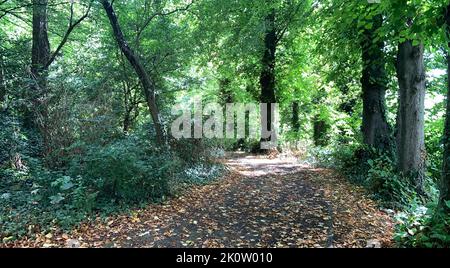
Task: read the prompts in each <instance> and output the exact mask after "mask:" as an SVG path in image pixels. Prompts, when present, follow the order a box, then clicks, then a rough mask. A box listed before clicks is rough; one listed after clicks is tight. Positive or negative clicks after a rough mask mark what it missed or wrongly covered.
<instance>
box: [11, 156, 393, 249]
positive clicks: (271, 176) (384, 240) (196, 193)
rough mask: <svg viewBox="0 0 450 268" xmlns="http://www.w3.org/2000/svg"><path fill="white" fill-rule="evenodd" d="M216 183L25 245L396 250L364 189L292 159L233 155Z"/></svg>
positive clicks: (385, 220) (385, 218)
mask: <svg viewBox="0 0 450 268" xmlns="http://www.w3.org/2000/svg"><path fill="white" fill-rule="evenodd" d="M224 161H225V162H226V165H228V166H229V167H230V171H229V173H228V174H227V175H225V176H224V177H223V178H221V179H219V180H217V181H216V182H215V183H212V184H210V185H206V186H201V187H200V186H199V187H195V188H193V189H190V190H188V191H186V192H185V193H184V194H183V195H181V196H179V197H177V198H173V199H172V200H170V201H168V202H166V203H165V204H159V205H157V204H155V205H150V206H148V207H147V208H145V209H141V210H136V211H133V212H132V213H129V214H127V215H122V216H114V217H111V218H108V219H107V220H104V219H103V220H94V221H91V222H87V223H85V224H83V225H81V226H80V227H79V228H77V229H75V230H73V231H72V232H70V233H61V232H57V231H55V232H54V233H53V234H52V233H50V234H42V235H38V236H37V239H36V238H33V239H26V240H23V241H17V242H15V243H14V244H12V245H10V246H25V247H61V246H64V247H79V246H81V247H144V248H147V247H194V248H197V247H212V248H215V247H244V248H247V247H263V248H267V247H269V248H275V247H277V248H278V247H280V248H285V247H300V248H302V247H317V248H328V247H335V248H341V247H366V246H367V245H368V244H370V245H375V246H376V245H377V244H381V245H382V246H383V247H390V246H391V245H392V244H391V238H392V231H393V230H392V229H393V223H392V220H391V218H390V216H389V215H387V214H386V213H385V212H383V211H382V210H380V209H378V208H377V206H376V203H375V202H374V201H372V200H370V199H369V198H368V197H367V196H366V193H365V191H364V190H363V189H362V188H359V187H356V186H354V185H351V184H350V183H348V182H347V181H346V180H345V179H343V178H342V177H341V176H339V175H338V174H337V173H336V172H334V171H332V170H326V169H315V168H312V167H309V166H307V165H304V164H300V163H298V162H297V161H295V160H294V159H291V158H281V157H278V158H275V159H270V158H268V157H257V156H250V155H244V154H233V155H232V156H230V157H228V158H227V159H226V160H224Z"/></svg>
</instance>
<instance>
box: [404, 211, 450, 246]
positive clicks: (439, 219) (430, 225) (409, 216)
mask: <svg viewBox="0 0 450 268" xmlns="http://www.w3.org/2000/svg"><path fill="white" fill-rule="evenodd" d="M446 205H447V207H448V208H450V203H447V204H446ZM396 218H397V221H398V225H397V226H396V233H395V240H396V242H397V243H398V244H399V245H400V246H402V247H419V248H449V247H450V235H449V234H450V216H449V215H448V213H446V212H444V211H439V210H437V205H436V203H432V204H430V205H428V206H427V207H425V206H422V205H417V204H414V205H412V206H411V207H410V208H409V209H408V210H407V211H406V212H402V213H399V214H398V215H397V216H396Z"/></svg>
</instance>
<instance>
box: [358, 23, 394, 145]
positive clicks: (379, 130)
mask: <svg viewBox="0 0 450 268" xmlns="http://www.w3.org/2000/svg"><path fill="white" fill-rule="evenodd" d="M382 23H383V17H382V15H381V14H376V15H374V16H373V18H372V19H371V21H369V22H368V24H365V25H364V29H363V34H362V40H361V49H362V65H363V68H362V78H361V85H362V92H363V93H362V100H363V119H362V133H363V139H364V143H365V144H366V145H369V146H370V147H373V148H376V149H378V150H381V151H390V149H391V129H390V126H389V124H388V122H387V116H386V89H387V85H386V83H387V77H386V70H385V64H386V62H385V55H384V41H383V38H384V37H381V36H379V35H378V30H379V29H380V28H381V26H382Z"/></svg>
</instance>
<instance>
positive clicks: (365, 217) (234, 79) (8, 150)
mask: <svg viewBox="0 0 450 268" xmlns="http://www.w3.org/2000/svg"><path fill="white" fill-rule="evenodd" d="M449 51H450V2H449V1H448V0H446V1H444V0H379V1H376V0H373V1H372V0H369V1H368V0H226V1H224V0H0V248H10V247H208V248H209V247H219V248H223V247H237V248H242V247H244V248H245V247H258V248H286V247H293V248H303V247H314V248H325V247H345V248H348V247H389V248H424V247H425V248H448V247H450V98H449V96H450V95H449V94H450V80H449V74H450V54H449ZM196 98H201V99H202V101H203V104H207V103H218V104H220V106H221V107H225V106H226V105H227V104H230V103H253V104H258V105H259V104H261V103H268V104H270V103H277V104H278V112H279V120H278V121H279V122H278V124H277V125H275V122H274V121H275V120H274V119H273V117H272V116H273V110H270V109H269V110H268V111H264V112H260V114H261V116H264V115H266V116H268V118H269V119H268V120H267V122H264V121H259V120H250V116H249V115H248V114H247V115H246V119H247V120H246V121H247V122H246V129H248V128H250V125H253V126H256V127H258V129H259V128H261V129H264V128H266V129H268V130H269V131H270V130H273V129H275V128H276V129H277V132H278V135H277V138H278V141H277V145H276V146H275V147H274V148H272V149H262V148H261V143H262V142H264V140H265V139H264V138H263V137H252V136H250V135H248V133H247V132H246V135H244V137H235V138H229V137H227V138H212V139H208V138H200V137H194V138H187V139H186V138H175V137H174V135H172V134H173V133H171V132H172V131H171V125H172V123H173V122H174V121H175V120H176V119H177V118H178V117H179V116H180V114H179V113H176V112H174V107H178V108H180V107H181V110H190V109H192V106H191V104H192V103H193V102H194V99H196ZM223 109H224V111H225V108H223ZM175 110H177V109H175ZM211 116H212V115H206V114H200V117H201V118H202V119H205V120H206V119H208V118H209V117H211ZM194 121H195V120H194ZM215 128H217V125H216V126H215ZM172 130H173V129H172ZM189 131H192V132H195V130H194V129H192V130H191V129H190V130H189ZM189 131H188V132H189ZM200 134H202V133H200Z"/></svg>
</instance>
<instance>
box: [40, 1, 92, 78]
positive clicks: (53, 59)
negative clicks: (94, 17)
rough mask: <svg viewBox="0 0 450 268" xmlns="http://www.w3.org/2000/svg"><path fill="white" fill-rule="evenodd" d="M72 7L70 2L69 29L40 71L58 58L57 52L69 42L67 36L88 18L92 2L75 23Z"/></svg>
mask: <svg viewBox="0 0 450 268" xmlns="http://www.w3.org/2000/svg"><path fill="white" fill-rule="evenodd" d="M73 5H74V3H73V2H72V3H71V5H70V19H69V28H67V31H66V33H65V34H64V36H63V39H62V40H61V43H60V44H59V45H58V47H57V48H56V50H55V52H53V53H52V55H51V56H50V59H49V60H48V62H47V63H46V64H45V65H44V67H43V68H42V69H44V70H45V69H47V68H48V67H50V65H51V64H52V63H53V62H54V61H55V59H56V57H57V56H58V54H59V52H60V51H61V49H62V48H63V47H64V45H65V44H66V43H67V41H68V40H69V36H70V34H71V33H72V31H73V30H74V29H75V28H76V27H77V26H78V25H79V24H80V23H81V22H83V20H85V19H86V18H87V17H88V16H89V12H90V11H91V5H92V2H91V3H90V4H89V7H88V9H87V10H86V13H84V15H83V16H81V18H79V19H78V20H77V21H75V22H74V21H73V16H74V15H73V14H74V10H73Z"/></svg>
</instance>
